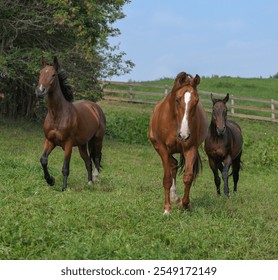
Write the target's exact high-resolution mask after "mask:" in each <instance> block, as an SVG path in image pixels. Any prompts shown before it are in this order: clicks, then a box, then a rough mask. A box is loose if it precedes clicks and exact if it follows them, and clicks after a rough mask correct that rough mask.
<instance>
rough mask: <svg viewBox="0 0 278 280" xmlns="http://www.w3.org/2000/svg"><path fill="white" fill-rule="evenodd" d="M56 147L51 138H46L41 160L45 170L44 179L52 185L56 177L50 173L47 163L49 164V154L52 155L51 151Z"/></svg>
mask: <svg viewBox="0 0 278 280" xmlns="http://www.w3.org/2000/svg"><path fill="white" fill-rule="evenodd" d="M54 148H55V145H54V144H53V143H52V142H50V141H49V140H47V139H45V141H44V150H43V154H42V156H41V158H40V162H41V165H42V168H43V172H44V179H45V180H46V182H47V184H48V185H50V186H53V185H54V184H55V179H54V177H52V176H51V175H50V174H49V172H48V168H47V165H48V156H49V155H50V153H51V152H52V151H53V149H54Z"/></svg>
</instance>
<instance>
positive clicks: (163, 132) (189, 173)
mask: <svg viewBox="0 0 278 280" xmlns="http://www.w3.org/2000/svg"><path fill="white" fill-rule="evenodd" d="M199 83H200V77H199V76H198V75H196V76H195V78H193V77H192V76H191V75H188V74H186V73H185V72H181V73H179V74H178V76H177V77H176V79H175V83H174V86H173V88H172V91H171V92H170V93H169V94H168V95H167V96H166V97H165V98H164V99H163V100H162V101H160V102H159V103H158V104H157V105H156V107H155V109H154V112H153V115H152V117H151V120H150V129H149V138H150V141H151V142H152V144H153V146H154V148H155V150H156V151H157V153H158V154H159V155H160V157H161V160H162V165H163V169H164V178H163V187H164V192H165V202H164V214H169V213H170V200H171V201H172V202H175V203H177V204H179V205H181V207H182V208H184V209H190V203H189V202H190V201H189V192H190V187H191V184H192V182H193V180H194V179H195V178H196V176H197V175H198V172H199V169H200V167H201V160H200V156H199V152H198V148H199V146H200V145H201V143H202V142H203V141H204V140H205V138H206V135H207V129H208V121H207V116H206V113H205V111H204V109H203V107H202V104H201V102H200V101H199V96H198V92H197V85H198V84H199ZM176 153H179V154H180V158H181V161H180V164H178V161H177V160H176V159H175V158H174V157H173V154H176ZM184 166H185V172H184V176H183V182H184V196H183V198H182V199H181V200H180V199H179V197H178V196H177V194H176V174H177V171H178V167H180V168H181V169H183V167H184Z"/></svg>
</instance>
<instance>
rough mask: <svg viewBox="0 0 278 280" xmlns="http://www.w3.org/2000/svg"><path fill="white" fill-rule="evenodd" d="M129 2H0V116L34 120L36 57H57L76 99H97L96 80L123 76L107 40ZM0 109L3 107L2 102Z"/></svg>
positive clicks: (119, 57)
mask: <svg viewBox="0 0 278 280" xmlns="http://www.w3.org/2000/svg"><path fill="white" fill-rule="evenodd" d="M129 2H130V0H82V1H81V0H80V1H77V0H43V1H38V0H0V38H1V40H0V74H1V75H0V92H3V93H5V98H4V104H2V106H1V107H0V110H2V114H3V113H4V114H7V115H9V116H11V117H15V116H27V117H33V116H34V111H35V108H37V107H36V105H35V104H36V102H37V100H36V98H35V95H34V87H35V86H36V84H37V79H38V75H39V70H40V68H41V64H40V61H41V57H42V56H44V57H45V58H47V59H49V61H52V57H53V56H54V55H56V56H58V58H59V61H61V62H62V63H61V64H62V67H63V68H64V69H66V70H67V71H68V72H69V73H70V81H71V84H72V85H73V87H74V88H75V91H76V95H77V96H78V95H79V94H82V96H86V98H88V99H92V100H96V99H98V98H99V97H100V94H101V90H100V85H99V82H98V81H99V80H100V79H103V78H107V77H109V76H112V75H120V74H123V73H128V72H129V71H130V70H131V69H132V67H133V66H134V64H133V63H132V62H131V61H129V60H124V56H125V53H124V52H122V51H120V50H119V47H118V46H110V45H109V43H108V38H109V37H110V36H118V35H119V34H120V30H119V29H117V28H114V27H113V24H114V23H115V22H116V21H117V20H119V19H122V18H124V16H125V15H124V14H123V12H122V8H123V6H124V5H125V4H127V3H129ZM2 103H3V101H2Z"/></svg>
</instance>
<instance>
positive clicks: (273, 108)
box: [270, 99, 275, 121]
mask: <svg viewBox="0 0 278 280" xmlns="http://www.w3.org/2000/svg"><path fill="white" fill-rule="evenodd" d="M270 105H271V119H272V121H274V120H275V112H274V110H275V105H274V99H271V103H270Z"/></svg>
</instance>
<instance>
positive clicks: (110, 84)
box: [102, 81, 278, 122]
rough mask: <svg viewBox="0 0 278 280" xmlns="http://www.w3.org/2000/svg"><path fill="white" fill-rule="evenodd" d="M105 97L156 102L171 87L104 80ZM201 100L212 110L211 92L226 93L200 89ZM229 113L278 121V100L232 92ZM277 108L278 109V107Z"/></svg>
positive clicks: (108, 98) (242, 116) (132, 101)
mask: <svg viewBox="0 0 278 280" xmlns="http://www.w3.org/2000/svg"><path fill="white" fill-rule="evenodd" d="M102 85H103V98H104V99H105V100H113V101H123V102H130V103H145V104H156V103H157V102H158V101H160V100H161V99H162V98H163V97H165V96H166V95H167V94H168V93H169V91H170V90H171V87H170V86H168V85H164V86H159V85H148V84H141V83H127V82H114V81H103V82H102ZM198 92H199V96H200V100H201V102H202V103H203V106H204V108H205V110H206V111H207V112H211V108H212V104H211V100H210V95H211V93H212V94H213V95H214V96H216V97H223V96H225V95H226V94H223V93H214V92H208V91H203V90H198ZM228 107H229V113H228V114H229V115H230V116H233V117H239V118H247V119H253V120H263V121H271V122H278V101H276V100H274V99H270V100H268V99H259V98H250V97H242V96H234V95H232V94H230V100H229V103H228ZM276 108H277V109H276Z"/></svg>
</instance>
